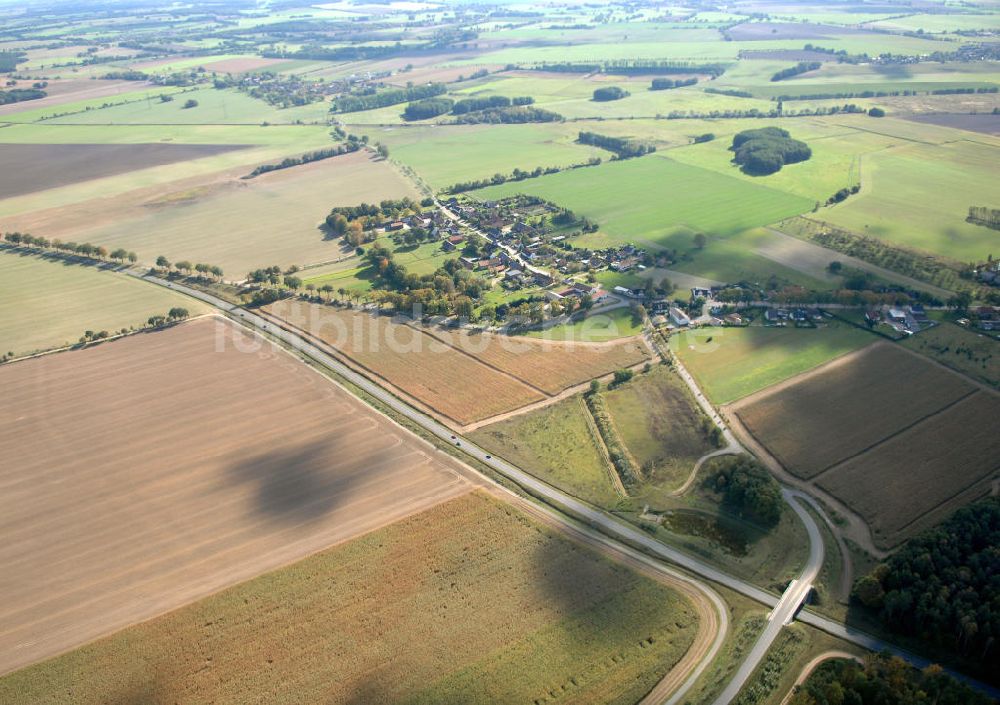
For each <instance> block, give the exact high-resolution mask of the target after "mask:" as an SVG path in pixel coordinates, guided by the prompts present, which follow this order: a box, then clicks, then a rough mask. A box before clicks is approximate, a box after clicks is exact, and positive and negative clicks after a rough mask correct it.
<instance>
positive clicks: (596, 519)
mask: <svg viewBox="0 0 1000 705" xmlns="http://www.w3.org/2000/svg"><path fill="white" fill-rule="evenodd" d="M128 273H129V274H130V275H132V276H134V277H137V278H139V279H142V280H144V281H147V282H151V283H154V284H159V285H161V286H165V287H168V288H170V289H173V290H175V291H178V292H180V293H183V294H187V295H188V296H191V297H193V298H196V299H198V300H200V301H204V302H205V303H208V304H211V305H212V306H214V307H216V308H217V309H219V310H221V311H224V312H226V313H228V314H229V315H230V316H231V317H232V318H234V319H235V320H236V321H238V322H241V323H243V324H244V325H246V326H247V327H250V328H253V329H256V330H258V331H260V332H264V333H267V334H269V335H270V336H272V337H274V338H277V339H279V340H281V341H283V342H285V343H286V344H288V345H289V346H290V347H291V348H292V349H293V350H294V351H295V352H297V353H299V354H302V355H305V356H307V357H309V358H311V359H312V360H314V361H315V362H317V363H319V364H320V365H322V366H324V367H326V368H327V369H329V370H331V371H333V372H335V373H336V374H337V375H338V376H340V377H342V378H344V379H346V380H347V381H349V382H350V383H351V384H354V385H355V386H357V387H358V388H360V389H362V390H363V391H364V392H365V393H367V394H370V395H371V396H373V397H375V398H376V399H378V400H379V401H380V402H382V403H383V404H385V405H386V406H388V407H390V408H391V409H392V410H393V411H395V412H396V413H398V414H401V415H402V416H405V417H406V418H408V419H410V420H411V421H413V422H414V423H416V424H418V425H419V426H420V427H421V428H423V429H424V430H425V431H428V432H430V433H433V434H434V435H435V436H437V437H438V438H439V439H441V440H443V441H445V442H447V443H450V444H453V445H455V446H457V447H461V449H462V451H463V452H465V454H466V455H469V456H471V457H473V458H475V459H476V460H478V461H479V462H481V463H483V464H484V465H487V466H489V467H491V468H492V469H493V470H495V471H496V472H498V473H499V474H501V475H503V476H504V477H507V478H508V479H510V480H512V481H514V482H515V483H516V484H518V485H519V486H520V487H522V488H523V489H525V490H527V491H528V492H529V493H530V494H532V495H533V496H535V497H539V498H542V499H544V500H546V501H547V502H548V503H549V504H550V505H552V504H557V505H559V506H560V507H562V509H563V511H564V512H565V513H566V514H568V515H569V516H570V517H574V518H577V519H579V520H581V521H582V522H583V524H582V525H579V524H577V523H575V522H573V521H571V520H569V519H567V517H566V516H563V514H561V513H560V512H559V511H556V510H555V509H552V508H550V507H548V506H545V505H531V506H534V507H536V509H537V511H539V512H542V513H544V514H546V515H547V516H548V517H549V518H550V519H551V520H554V521H556V522H558V523H559V524H560V525H561V526H562V527H563V528H564V529H567V530H568V531H569V532H570V533H572V534H575V535H577V536H581V535H582V536H584V537H586V538H587V539H588V541H589V542H590V543H597V544H600V545H601V546H603V547H604V548H605V549H609V550H610V551H612V552H614V553H617V554H619V555H622V556H625V557H627V558H628V559H629V562H632V563H635V564H639V565H642V566H645V567H647V568H649V569H652V570H655V571H657V572H659V573H662V574H664V575H668V576H670V577H672V578H674V579H676V580H680V581H682V582H684V583H686V584H688V585H691V586H693V587H694V588H696V589H697V590H699V591H700V592H701V593H703V594H704V595H705V596H706V597H707V598H708V600H709V601H710V602H711V603H712V605H713V606H714V608H715V611H716V621H717V624H718V632H717V634H716V637H715V639H714V640H713V642H712V644H711V647H710V648H709V649H708V651H707V653H706V654H705V656H704V657H703V658H702V660H701V662H700V663H698V664H697V666H695V667H694V670H693V671H692V672H691V674H690V675H689V676H688V678H687V679H686V680H685V681H684V682H683V683H682V684H681V685H680V687H678V688H676V689H675V690H673V695H672V696H671V697H670V698H669V699H668V700H666V701H665V702H666V705H676V703H679V702H680V701H681V699H682V698H683V697H684V696H685V695H686V694H687V692H688V691H689V690H690V689H691V688H692V687H693V686H694V684H695V682H696V681H697V680H698V678H699V677H700V676H701V674H702V673H703V672H704V670H705V669H706V668H707V667H708V665H709V664H710V663H711V662H712V661H713V660H714V658H715V655H716V654H717V653H718V651H719V649H720V648H721V647H722V642H723V641H724V640H725V637H726V635H727V633H728V625H729V610H728V607H727V606H726V604H725V603H724V602H723V601H722V598H720V597H719V596H718V594H717V593H716V592H715V591H714V590H712V589H711V588H710V587H709V586H707V585H704V584H702V583H701V582H699V581H697V580H693V579H692V578H691V577H689V576H687V575H684V574H683V573H680V572H679V571H676V570H674V569H672V568H670V567H668V566H665V565H663V564H662V563H660V562H658V561H654V560H653V559H651V558H650V557H649V556H648V555H646V554H644V553H642V552H640V551H637V550H635V549H633V548H631V547H630V546H628V545H623V544H621V543H619V542H617V541H614V540H613V539H611V538H609V536H608V534H609V533H610V534H613V535H616V536H618V537H620V538H623V539H626V540H630V541H631V542H632V543H641V544H642V545H643V546H644V547H646V548H648V549H652V550H653V552H654V553H657V554H658V555H660V556H661V557H663V558H666V559H667V560H670V561H673V562H674V563H677V564H680V565H685V563H690V564H691V565H692V566H694V567H697V568H699V569H709V570H712V571H713V572H714V573H715V574H716V575H717V580H716V582H721V581H722V580H727V579H728V580H733V581H734V584H736V583H738V581H735V579H734V578H729V577H728V576H726V575H725V574H724V573H722V572H720V571H715V570H714V569H711V568H710V567H709V566H707V565H704V564H701V563H700V561H697V560H695V559H692V558H689V557H687V556H684V555H683V554H681V553H679V552H677V551H675V550H673V549H670V548H668V547H666V546H663V545H662V544H659V543H658V542H656V541H653V540H652V539H650V538H649V537H648V536H647V535H646V534H643V533H641V532H639V530H637V529H633V528H632V527H630V526H628V525H625V524H621V523H619V522H618V521H616V520H614V519H612V518H611V517H609V516H607V515H605V514H604V513H603V512H600V511H598V510H596V509H594V508H593V507H590V506H589V505H586V504H584V503H582V502H580V501H579V500H577V499H575V498H573V497H570V496H569V495H564V494H563V493H562V492H560V491H559V490H556V489H555V488H553V487H550V486H549V485H546V484H545V483H543V482H541V481H539V480H537V479H536V478H534V477H533V476H531V475H529V474H527V473H525V472H524V471H522V470H520V469H519V468H517V467H515V466H513V465H511V464H510V463H508V462H507V461H505V460H502V459H501V458H496V457H493V456H492V455H490V454H489V453H487V452H486V451H484V450H483V449H481V448H479V447H478V446H476V445H475V444H473V443H472V442H471V441H469V440H468V439H466V438H464V437H459V436H456V434H455V433H454V432H453V431H452V430H451V429H450V428H448V427H446V426H444V425H443V424H441V423H439V422H438V421H436V420H435V419H433V418H431V417H430V416H428V415H426V414H424V413H422V412H420V411H417V410H416V409H413V408H412V407H410V406H409V405H407V404H406V403H405V402H403V401H402V400H400V399H399V398H397V397H395V396H393V395H392V394H390V393H389V392H387V391H386V390H385V389H383V388H382V387H380V386H379V385H377V384H375V383H374V382H372V381H371V380H369V379H368V378H367V377H364V376H362V375H360V374H358V373H356V372H354V371H353V370H352V369H350V368H349V367H347V366H346V365H344V364H343V363H341V362H339V361H338V360H336V359H335V358H333V357H331V356H330V355H329V354H327V353H326V352H324V351H323V350H321V349H320V348H318V347H317V346H315V345H313V344H312V343H310V342H308V341H307V340H305V339H304V338H303V337H301V336H300V335H299V334H298V333H296V332H294V331H292V330H289V329H286V328H284V327H279V326H277V325H275V324H274V323H273V322H271V321H269V320H267V319H264V318H262V317H261V316H258V315H257V314H255V313H253V312H251V311H248V310H246V309H244V308H242V307H240V306H237V305H235V304H231V303H229V302H227V301H224V300H222V299H220V298H218V297H216V296H213V295H211V294H208V293H205V292H202V291H198V290H197V289H192V288H190V287H187V286H184V285H181V284H176V283H173V282H168V281H166V280H164V279H159V278H156V277H152V276H149V275H146V274H143V273H140V272H135V271H131V270H130V271H128ZM514 496H515V497H516V495H514ZM591 526H598V527H600V528H602V529H604V532H603V533H602V532H600V531H595V530H594V529H593V528H590V527H591ZM657 549H658V550H657ZM693 572H695V573H697V572H698V571H697V570H694V571H693ZM753 591H754V594H755V595H757V597H756V598H755V599H758V600H761V599H765V600H770V601H771V602H774V601H775V599H774V598H773V597H772V596H771V595H768V594H767V593H766V592H764V591H763V590H759V589H758V588H753ZM668 678H669V675H668ZM659 689H660V685H657V687H656V688H654V691H653V693H651V694H650V695H651V696H653V697H656V696H658V695H660V696H662V695H666V693H658V691H659ZM644 702H647V701H645V700H644ZM650 702H653V701H650ZM656 702H662V701H660V700H657V701H656Z"/></svg>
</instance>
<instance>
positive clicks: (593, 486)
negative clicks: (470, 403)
mask: <svg viewBox="0 0 1000 705" xmlns="http://www.w3.org/2000/svg"><path fill="white" fill-rule="evenodd" d="M589 414H590V412H589V411H587V408H586V406H585V404H584V401H583V398H582V397H580V396H575V397H570V398H569V399H566V400H564V401H561V402H558V403H556V404H553V405H551V406H548V407H545V408H543V409H539V410H538V411H533V412H530V413H527V414H522V415H520V416H514V417H512V418H510V419H508V420H506V421H500V422H498V423H494V424H491V425H489V426H485V427H483V428H480V429H478V430H476V431H473V432H472V433H471V434H470V437H471V438H472V440H473V441H475V442H476V443H477V444H479V445H480V446H482V447H483V448H485V449H486V450H489V451H491V452H493V453H495V454H496V455H498V456H500V457H502V458H505V459H507V460H509V461H510V462H512V463H514V464H516V465H517V466H518V467H521V468H524V469H525V470H527V471H529V472H530V473H532V474H533V475H536V476H538V477H539V478H540V479H542V480H545V481H546V482H548V483H550V484H552V485H554V486H555V487H558V488H559V489H561V490H563V491H565V492H569V493H570V494H572V495H574V496H576V497H579V498H580V499H584V500H586V501H588V502H591V503H593V504H596V505H598V506H604V507H608V506H614V505H615V504H616V503H617V502H618V500H619V496H618V494H617V493H616V492H615V489H614V486H613V485H612V484H611V479H610V476H609V472H612V471H611V470H610V469H609V468H608V467H607V465H606V463H605V460H604V458H603V456H602V455H601V452H600V451H599V450H598V446H597V442H596V440H595V436H594V435H593V434H596V433H597V429H596V428H595V429H593V431H592V430H591V427H590V424H589V423H588V416H589Z"/></svg>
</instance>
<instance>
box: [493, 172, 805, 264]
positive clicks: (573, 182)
mask: <svg viewBox="0 0 1000 705" xmlns="http://www.w3.org/2000/svg"><path fill="white" fill-rule="evenodd" d="M515 193H530V194H533V195H536V196H540V197H542V198H545V199H547V200H550V201H552V202H554V203H558V204H559V205H561V206H564V207H566V208H569V209H571V210H573V211H574V212H575V213H578V214H580V215H584V216H587V217H589V218H591V219H592V220H594V221H596V222H597V223H598V224H599V225H600V232H601V233H603V234H605V235H607V236H608V237H609V238H610V239H612V240H614V241H619V242H629V241H632V242H642V243H650V244H652V245H654V246H662V247H682V248H690V243H691V231H692V230H694V231H701V232H705V233H709V234H716V235H731V234H733V233H736V232H739V231H740V230H745V229H747V228H752V227H756V226H758V225H764V224H767V223H773V222H775V221H777V220H781V219H782V218H786V217H789V216H792V215H795V214H799V213H803V212H805V211H807V210H809V209H811V208H812V206H813V201H811V200H809V199H805V198H802V197H800V196H794V195H792V194H788V193H784V192H782V191H778V190H776V189H772V188H769V187H767V186H762V185H758V184H755V183H749V182H746V181H743V180H741V179H737V178H735V177H732V176H726V175H723V174H719V173H716V172H713V171H709V170H707V169H702V168H699V167H695V166H690V165H687V164H681V163H680V162H677V161H674V160H672V159H668V158H666V157H664V156H661V155H659V154H653V155H649V156H646V157H641V158H638V159H629V160H624V161H616V162H609V163H606V164H602V165H600V166H597V167H588V168H583V169H574V170H571V171H564V172H561V173H558V174H552V175H549V176H543V177H539V178H537V179H528V180H525V181H521V182H513V183H506V184H501V185H499V186H491V187H489V188H485V189H482V190H479V191H476V192H474V194H475V196H476V197H477V198H480V199H497V198H503V197H505V196H509V195H512V194H515Z"/></svg>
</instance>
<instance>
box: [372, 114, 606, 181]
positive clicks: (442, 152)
mask: <svg viewBox="0 0 1000 705" xmlns="http://www.w3.org/2000/svg"><path fill="white" fill-rule="evenodd" d="M366 131H367V132H368V134H369V136H370V137H371V139H373V140H375V141H382V142H384V143H385V144H387V145H388V146H389V149H390V154H391V157H392V159H394V160H395V161H398V162H401V163H403V164H406V165H407V166H410V167H412V168H413V169H414V170H415V171H416V172H417V173H418V174H419V175H420V177H421V178H423V179H424V180H425V181H426V182H427V183H428V184H430V186H431V187H432V188H434V189H443V188H445V187H447V186H451V185H452V184H455V183H458V182H460V181H470V180H473V179H482V178H489V177H491V176H493V175H494V174H496V173H497V172H500V173H503V174H509V173H510V172H512V171H513V170H514V169H523V170H526V171H530V170H531V169H534V168H535V167H538V166H541V167H549V166H568V165H570V164H580V163H583V162H586V161H587V160H588V159H590V158H591V157H602V158H603V157H607V152H604V151H603V150H600V149H597V148H594V147H587V146H584V145H580V144H576V143H575V142H574V140H575V139H576V134H577V130H574V129H572V128H568V127H567V126H565V125H466V126H461V127H407V128H398V129H392V128H383V129H375V130H371V129H369V130H366Z"/></svg>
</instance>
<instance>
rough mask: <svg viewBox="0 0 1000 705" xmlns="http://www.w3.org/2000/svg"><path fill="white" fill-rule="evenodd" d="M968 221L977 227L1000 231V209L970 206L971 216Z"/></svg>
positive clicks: (967, 218)
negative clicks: (981, 226) (982, 226)
mask: <svg viewBox="0 0 1000 705" xmlns="http://www.w3.org/2000/svg"><path fill="white" fill-rule="evenodd" d="M966 220H967V221H968V222H970V223H974V224H976V225H984V226H986V227H987V228H992V229H994V230H1000V209H998V208H989V207H987V206H969V215H968V217H966Z"/></svg>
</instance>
